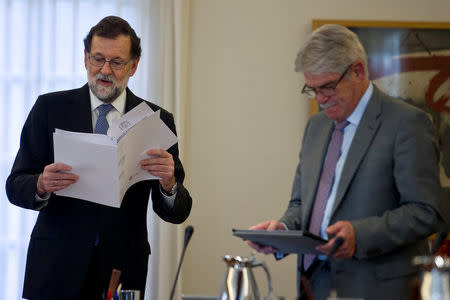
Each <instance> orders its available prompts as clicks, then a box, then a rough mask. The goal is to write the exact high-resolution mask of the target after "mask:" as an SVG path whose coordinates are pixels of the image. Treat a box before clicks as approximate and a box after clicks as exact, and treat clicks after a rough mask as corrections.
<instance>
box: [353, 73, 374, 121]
mask: <svg viewBox="0 0 450 300" xmlns="http://www.w3.org/2000/svg"><path fill="white" fill-rule="evenodd" d="M372 94H373V84H372V82H369V86H368V87H367V89H366V91H365V92H364V95H363V96H362V97H361V99H360V100H359V102H358V105H356V107H355V109H354V110H353V112H352V114H351V115H350V116H349V117H348V118H347V121H349V122H350V123H351V124H354V125H356V126H358V125H359V122H360V121H361V118H362V116H363V114H364V111H365V110H366V107H367V104H368V103H369V100H370V97H372Z"/></svg>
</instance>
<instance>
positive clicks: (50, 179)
mask: <svg viewBox="0 0 450 300" xmlns="http://www.w3.org/2000/svg"><path fill="white" fill-rule="evenodd" d="M70 171H72V167H71V166H68V165H66V164H61V163H53V164H50V165H48V166H46V167H45V168H44V172H42V173H41V175H39V178H38V181H37V191H36V193H37V194H38V195H39V196H43V195H45V194H50V193H52V192H55V191H59V190H62V189H64V188H66V187H68V186H69V185H71V184H73V183H75V182H77V180H78V175H75V174H72V173H68V172H70Z"/></svg>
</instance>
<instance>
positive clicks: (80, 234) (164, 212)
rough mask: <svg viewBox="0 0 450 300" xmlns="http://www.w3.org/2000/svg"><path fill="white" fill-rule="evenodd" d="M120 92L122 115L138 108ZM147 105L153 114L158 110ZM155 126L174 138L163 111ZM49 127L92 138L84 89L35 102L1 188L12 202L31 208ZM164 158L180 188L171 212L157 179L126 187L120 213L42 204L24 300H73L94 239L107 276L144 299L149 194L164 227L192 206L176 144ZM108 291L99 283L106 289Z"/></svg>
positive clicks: (64, 200) (57, 199)
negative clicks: (114, 273) (115, 273)
mask: <svg viewBox="0 0 450 300" xmlns="http://www.w3.org/2000/svg"><path fill="white" fill-rule="evenodd" d="M126 93H127V96H126V106H125V111H129V110H130V109H132V108H133V107H135V106H136V105H138V104H139V103H141V102H142V101H144V100H143V99H140V98H138V97H136V96H135V95H134V94H133V93H132V92H131V91H130V90H129V89H128V88H127V90H126ZM146 103H147V104H148V105H149V106H150V107H151V108H152V109H153V110H155V111H156V110H158V109H161V108H160V107H158V106H157V105H155V104H152V103H149V102H146ZM161 119H162V121H164V122H165V123H166V125H167V126H168V127H169V128H170V129H171V130H172V131H173V132H174V133H176V131H175V124H174V121H173V116H172V115H171V114H170V113H169V112H167V111H165V110H164V109H161ZM55 128H61V129H64V130H69V131H76V132H88V133H91V132H93V130H92V118H91V106H90V96H89V88H88V86H87V84H86V85H85V86H83V87H82V88H79V89H74V90H70V91H62V92H56V93H51V94H46V95H42V96H40V97H39V98H38V99H37V101H36V103H35V105H34V107H33V108H32V110H31V112H30V114H29V116H28V118H27V120H26V122H25V125H24V127H23V131H22V136H21V141H20V149H19V151H18V154H17V157H16V160H15V162H14V165H13V168H12V171H11V174H10V175H9V177H8V179H7V183H6V191H7V195H8V198H9V200H10V202H11V203H13V204H15V205H17V206H20V207H23V208H27V209H37V206H36V205H37V202H36V201H35V193H36V183H37V179H38V176H39V174H40V173H41V172H42V171H43V169H44V167H45V166H46V165H48V164H51V163H53V137H52V134H53V132H54V130H55ZM143 138H145V137H143ZM148 138H151V137H148ZM168 152H170V153H171V154H172V155H173V159H174V161H175V177H176V181H177V183H178V192H177V196H176V199H175V203H174V206H173V208H168V207H167V206H166V205H165V203H164V201H163V199H162V196H161V192H160V189H159V182H158V181H157V180H149V181H143V182H139V183H136V184H135V185H133V186H132V187H130V188H129V189H128V191H127V193H126V194H125V196H124V199H123V202H122V205H121V207H120V208H119V209H118V208H112V207H107V206H102V205H98V204H95V203H91V202H88V201H83V200H79V199H74V198H68V197H61V196H57V195H54V194H52V195H51V197H50V199H49V200H48V204H47V205H46V206H45V207H43V208H42V209H41V210H40V212H39V216H38V218H37V221H36V225H35V227H34V229H33V232H32V234H31V241H30V245H29V249H28V257H27V265H26V275H25V283H24V291H23V295H24V297H25V298H31V299H36V298H38V299H62V297H63V298H64V299H72V298H73V297H74V295H75V294H76V293H77V292H78V290H79V288H80V285H81V284H82V280H83V278H84V275H85V273H86V271H87V268H88V264H89V261H90V255H91V253H92V248H93V246H94V243H95V240H96V238H97V236H98V237H99V239H100V243H99V245H100V249H101V251H102V257H103V258H102V259H103V260H105V264H106V265H108V266H109V267H110V268H111V269H112V268H116V269H120V270H122V282H123V284H124V287H125V288H137V289H140V290H141V291H142V292H143V287H145V279H146V273H147V261H148V255H149V254H150V246H149V243H148V241H147V227H146V218H147V217H146V214H147V205H148V199H149V195H150V191H152V202H153V210H154V211H155V212H156V213H157V214H158V216H160V217H161V218H162V219H163V220H165V221H167V222H171V223H181V222H183V221H184V220H185V219H186V218H187V217H188V215H189V212H190V209H191V205H192V199H191V197H190V196H189V193H188V191H187V190H186V189H185V187H184V186H183V180H184V170H183V167H182V165H181V162H180V160H179V158H178V144H176V145H174V146H172V147H171V148H170V149H169V150H168ZM109 272H110V271H109ZM107 285H108V283H107V282H106V283H104V286H105V287H107ZM127 285H128V287H127Z"/></svg>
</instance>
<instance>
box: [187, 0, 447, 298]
mask: <svg viewBox="0 0 450 300" xmlns="http://www.w3.org/2000/svg"><path fill="white" fill-rule="evenodd" d="M192 4H193V7H192V41H191V44H192V61H191V78H190V80H191V82H190V90H191V94H190V96H191V99H190V102H191V107H190V116H189V118H188V124H187V138H186V140H187V141H188V143H185V145H181V147H182V148H183V151H184V165H185V167H186V171H187V172H186V175H187V182H186V183H187V186H188V188H189V190H190V192H191V194H192V196H193V201H194V202H193V210H192V213H191V216H190V218H189V219H188V221H187V224H192V225H193V226H194V228H195V234H194V236H193V238H192V240H191V243H190V245H189V249H188V251H187V253H186V257H185V260H184V263H183V270H182V275H183V281H182V292H183V293H184V294H204V295H206V294H208V295H216V294H217V292H218V290H219V287H220V284H221V281H222V278H223V275H224V272H225V270H226V266H225V264H224V262H223V261H222V257H223V256H224V255H226V254H231V255H241V256H249V255H250V253H251V250H250V248H249V247H248V246H247V245H246V244H245V243H244V242H243V241H241V240H239V239H237V238H235V237H233V236H232V232H231V229H232V228H241V229H245V228H248V227H249V226H251V225H253V224H256V223H258V222H260V221H264V220H268V219H278V218H279V217H280V216H281V215H282V213H283V212H284V210H285V208H286V206H287V204H288V201H289V196H290V190H291V184H292V179H293V175H294V171H295V167H296V164H297V161H298V151H299V147H300V142H301V138H302V134H303V130H304V127H305V124H306V121H307V118H308V103H307V101H306V99H304V98H303V97H302V96H301V95H300V88H301V86H302V84H303V81H302V76H300V75H298V74H296V73H295V72H294V60H295V56H296V53H297V51H298V49H299V47H300V45H301V43H302V41H303V40H304V39H305V37H306V36H307V34H309V33H310V32H311V21H312V19H319V18H320V19H353V20H388V21H433V22H434V21H446V22H449V21H450V15H449V14H448V12H449V11H450V1H448V0H430V1H424V0H420V1H419V0H390V1H384V0H383V1H381V0H378V1H374V0H351V1H350V0H341V1H334V0H314V1H313V0H303V1H302V0H193V2H192ZM257 260H263V261H265V262H266V263H267V264H268V266H269V269H270V271H271V273H272V276H273V280H274V289H275V294H277V295H283V296H285V297H286V299H294V297H295V268H296V266H295V264H296V259H295V257H294V256H291V257H288V258H287V259H284V260H282V261H279V262H275V260H274V259H273V257H271V256H264V255H261V254H258V255H257ZM256 272H257V273H258V277H259V278H258V280H260V281H261V282H263V281H265V280H264V277H263V276H262V274H263V273H262V270H258V271H256ZM261 289H263V290H265V289H266V287H265V286H264V285H262V286H261Z"/></svg>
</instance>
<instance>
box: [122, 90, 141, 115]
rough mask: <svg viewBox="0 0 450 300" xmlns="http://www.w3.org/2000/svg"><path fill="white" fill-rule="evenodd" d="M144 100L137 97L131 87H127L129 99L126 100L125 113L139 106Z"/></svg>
mask: <svg viewBox="0 0 450 300" xmlns="http://www.w3.org/2000/svg"><path fill="white" fill-rule="evenodd" d="M141 102H142V100H140V99H139V98H138V97H136V96H135V95H134V94H133V92H131V90H130V89H129V88H127V99H126V102H125V113H127V112H129V111H130V110H132V109H133V108H135V107H136V106H138V105H139V104H140V103H141Z"/></svg>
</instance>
